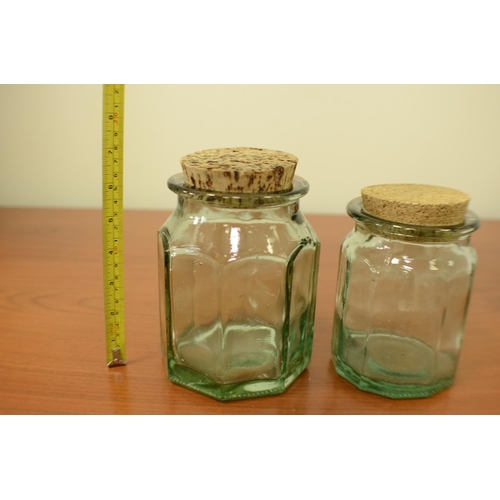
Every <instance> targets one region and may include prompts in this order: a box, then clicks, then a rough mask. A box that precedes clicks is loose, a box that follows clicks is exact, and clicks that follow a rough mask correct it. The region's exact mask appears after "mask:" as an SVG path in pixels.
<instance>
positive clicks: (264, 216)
mask: <svg viewBox="0 0 500 500" xmlns="http://www.w3.org/2000/svg"><path fill="white" fill-rule="evenodd" d="M242 150H243V152H242ZM248 151H249V150H248V148H234V149H231V150H208V153H207V151H205V152H201V153H203V155H205V157H206V156H207V155H208V157H209V158H211V161H212V163H210V166H214V165H219V166H220V165H222V166H223V169H224V168H225V169H226V171H229V172H230V173H231V178H230V176H229V175H227V179H228V186H227V187H229V186H231V188H232V189H233V190H234V189H238V187H236V188H235V184H238V186H239V185H242V184H243V183H244V182H246V181H247V180H248V179H249V178H252V177H251V175H250V174H259V175H260V174H262V172H260V171H259V170H258V169H257V171H256V170H252V169H250V174H249V171H248V170H247V168H246V167H247V166H248V165H247V164H245V161H246V162H247V163H249V164H250V165H251V163H252V161H253V160H255V157H256V158H257V159H258V158H260V157H261V156H263V155H264V156H265V155H266V154H268V155H269V154H271V153H269V152H268V150H254V149H250V153H248ZM210 152H212V153H210ZM194 155H198V157H199V156H200V154H199V153H196V154H194ZM203 155H201V156H202V157H204V156H203ZM242 156H243V158H244V160H242V159H241V157H242ZM235 157H236V158H238V159H239V160H238V161H235V160H234V158H235ZM228 158H229V159H228ZM271 167H272V166H271ZM272 168H274V167H272ZM183 169H184V164H183ZM191 173H192V172H190V171H188V172H186V170H185V171H184V175H183V174H178V175H174V176H172V177H171V178H170V179H169V181H168V186H169V188H170V189H171V190H172V191H173V192H174V193H175V194H177V196H178V204H177V208H176V209H175V211H174V212H173V213H172V215H171V216H170V217H169V218H168V220H167V221H166V222H165V224H164V225H163V226H162V227H161V229H160V230H159V266H160V269H159V273H160V304H161V340H162V351H163V357H164V361H165V364H166V367H167V370H168V376H169V378H170V380H171V381H172V382H174V383H176V384H179V385H181V386H184V387H186V388H188V389H192V390H194V391H197V392H200V393H203V394H206V395H208V396H211V397H213V398H216V399H218V400H232V399H241V398H249V397H255V396H263V395H268V394H277V393H281V392H283V391H284V390H285V389H286V388H287V387H288V386H289V385H290V384H291V383H292V382H293V381H294V380H295V379H296V378H297V377H298V376H299V374H300V373H301V372H302V371H303V370H304V369H305V368H306V367H307V366H308V364H309V362H310V359H311V350H312V339H313V331H314V314H315V303H316V286H317V271H318V261H319V249H320V244H319V240H318V238H317V236H316V235H315V233H314V231H313V229H312V228H311V226H310V225H309V223H308V222H307V220H306V219H305V217H304V216H303V215H302V213H301V212H300V210H299V199H300V198H301V197H302V196H304V195H305V194H306V193H307V192H308V190H309V185H308V183H307V182H306V181H305V180H304V179H301V178H300V177H294V178H293V175H292V177H291V178H290V184H291V185H290V189H288V190H282V191H279V192H270V191H267V192H243V189H239V191H238V192H234V191H228V190H227V187H226V188H224V187H223V185H222V184H220V183H219V186H222V187H220V189H221V190H220V191H215V190H209V189H200V188H199V187H194V186H193V185H189V184H188V182H187V181H186V179H189V178H190V176H191ZM202 173H203V172H202ZM212 173H213V171H212V170H210V176H209V177H208V180H209V182H208V184H209V185H210V184H211V185H213V184H217V179H216V178H215V179H214V177H213V175H212ZM279 173H280V170H279V169H278V174H279ZM218 174H220V172H218V173H217V172H216V173H214V175H215V176H217V175H218ZM264 174H265V176H266V177H267V176H268V175H269V174H266V173H265V172H264ZM264 174H262V175H264ZM281 174H282V172H281ZM194 175H195V177H196V173H195V174H194ZM235 177H236V179H237V183H235ZM278 177H279V175H278ZM247 178H248V179H247ZM253 178H254V181H255V182H257V179H256V178H255V177H253ZM221 179H222V178H220V179H218V180H219V181H221ZM231 179H232V180H231ZM292 179H293V180H292ZM198 180H199V179H197V178H196V179H195V182H192V184H198ZM205 180H206V179H205ZM222 180H224V179H222ZM273 182H274V181H273ZM200 183H201V181H200ZM279 187H280V184H279V182H278V183H277V185H274V184H273V186H271V188H272V189H278V188H279ZM222 189H224V190H222Z"/></svg>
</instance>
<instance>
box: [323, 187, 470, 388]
mask: <svg viewBox="0 0 500 500" xmlns="http://www.w3.org/2000/svg"><path fill="white" fill-rule="evenodd" d="M362 193H363V197H362V198H356V199H354V200H352V201H351V202H350V203H349V204H348V206H347V213H348V214H349V215H350V216H351V217H352V218H353V219H354V221H355V227H354V229H353V230H352V231H351V232H350V233H349V234H348V235H347V237H346V238H345V240H344V242H343V243H342V247H341V251H340V261H339V272H338V282H337V295H336V305H335V316H334V327H333V342H332V359H333V363H334V365H335V369H336V371H337V373H338V374H339V375H341V376H342V377H344V378H345V379H346V380H348V381H349V382H351V383H352V384H354V385H355V386H356V387H358V388H359V389H362V390H365V391H368V392H373V393H375V394H380V395H382V396H387V397H390V398H418V397H426V396H430V395H432V394H434V393H436V392H439V391H441V390H443V389H445V388H446V387H448V386H450V385H451V384H452V383H453V380H454V377H455V373H456V370H457V364H458V359H459V354H460V348H461V343H462V336H463V331H464V324H465V317H466V312H467V306H468V303H469V295H470V292H471V286H472V278H473V274H474V268H475V265H476V252H475V250H474V248H473V247H472V246H471V244H470V236H471V233H472V232H473V231H475V230H476V229H477V228H478V227H479V219H478V218H477V217H476V215H474V214H473V213H472V212H470V211H466V206H467V203H468V200H469V197H468V196H467V195H465V194H464V193H461V192H459V191H456V190H450V189H446V188H439V187H434V186H421V185H380V186H370V187H369V188H365V189H364V190H363V191H362Z"/></svg>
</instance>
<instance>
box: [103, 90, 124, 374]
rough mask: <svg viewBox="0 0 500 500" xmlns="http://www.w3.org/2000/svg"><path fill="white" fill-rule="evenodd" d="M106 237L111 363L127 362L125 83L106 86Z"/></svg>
mask: <svg viewBox="0 0 500 500" xmlns="http://www.w3.org/2000/svg"><path fill="white" fill-rule="evenodd" d="M103 87H104V88H103V115H102V240H103V255H104V261H103V262H104V310H105V318H106V356H107V364H108V366H109V367H111V366H119V365H124V364H126V350H125V308H124V301H123V299H124V294H123V131H124V109H125V106H124V104H125V85H104V86H103Z"/></svg>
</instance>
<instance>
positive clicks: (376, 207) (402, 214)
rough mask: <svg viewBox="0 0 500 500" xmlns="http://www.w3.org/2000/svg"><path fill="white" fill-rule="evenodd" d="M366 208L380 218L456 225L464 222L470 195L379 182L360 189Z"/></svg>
mask: <svg viewBox="0 0 500 500" xmlns="http://www.w3.org/2000/svg"><path fill="white" fill-rule="evenodd" d="M361 196H362V199H363V208H364V209H365V210H366V211H367V212H369V213H370V214H371V215H374V216H375V217H378V218H380V219H384V220H388V221H392V222H400V223H403V224H413V225H415V226H456V225H459V224H462V223H463V222H464V217H465V213H466V211H467V204H468V203H469V200H470V196H469V195H468V194H465V193H463V192H462V191H457V190H456V189H451V188H446V187H439V186H428V185H424V184H379V185H376V186H368V187H365V188H363V189H362V190H361Z"/></svg>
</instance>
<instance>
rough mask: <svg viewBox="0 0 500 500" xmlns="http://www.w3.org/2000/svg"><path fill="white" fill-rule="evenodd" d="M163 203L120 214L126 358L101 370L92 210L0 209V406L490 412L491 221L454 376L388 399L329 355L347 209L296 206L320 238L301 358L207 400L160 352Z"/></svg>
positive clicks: (493, 333) (496, 226)
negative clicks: (276, 377) (317, 210)
mask: <svg viewBox="0 0 500 500" xmlns="http://www.w3.org/2000/svg"><path fill="white" fill-rule="evenodd" d="M167 216H168V214H167V213H166V212H157V211H126V212H125V309H126V338H127V351H128V364H127V366H124V367H115V368H108V367H107V366H106V359H105V358H106V355H105V333H104V307H103V300H104V298H103V285H102V256H101V212H100V211H99V210H74V209H73V210H62V209H57V210H55V209H54V210H52V209H17V208H16V209H14V208H12V209H10V208H9V209H8V208H4V209H0V413H2V414H316V415H319V414H500V332H499V329H500V221H483V223H482V227H481V228H480V229H479V230H478V231H477V232H476V233H475V234H474V235H473V243H474V246H475V247H476V249H477V251H478V255H479V263H478V267H477V271H476V277H475V282H474V287H473V292H472V299H471V303H470V308H469V315H468V319H467V323H466V331H465V338H464V342H463V348H462V354H461V358H460V363H459V369H458V374H457V377H456V381H455V384H454V385H453V386H452V387H451V388H450V389H447V390H445V391H444V392H442V393H440V394H437V395H435V396H433V397H430V398H427V399H417V400H401V401H394V400H390V399H386V398H383V397H381V396H375V395H372V394H368V393H365V392H362V391H359V390H358V389H356V388H354V387H353V386H352V385H350V384H349V383H348V382H346V381H344V380H343V379H342V378H340V377H339V376H338V375H337V374H336V373H335V370H334V368H333V366H332V363H331V361H330V340H331V330H332V323H333V306H334V295H335V287H336V275H337V262H338V251H339V246H340V243H341V241H342V239H343V238H344V236H345V235H346V234H347V232H348V231H349V230H350V228H351V227H352V225H353V224H352V221H351V219H349V218H348V217H347V216H323V215H310V216H307V218H308V220H309V221H310V223H311V224H312V225H313V227H314V228H315V230H316V232H317V234H318V236H319V238H320V239H321V242H322V254H321V262H320V277H319V289H318V303H317V310H316V329H315V338H314V348H313V359H312V363H311V365H310V367H309V368H308V369H307V370H306V371H305V372H304V373H303V374H302V375H301V376H300V377H299V378H298V379H297V380H296V381H295V383H294V384H293V385H292V386H291V387H290V388H289V389H288V390H287V391H286V392H285V393H283V394H281V395H278V396H268V397H264V398H255V399H247V400H243V401H235V402H225V403H221V402H217V401H215V400H212V399H210V398H208V397H206V396H202V395H199V394H197V393H194V392H191V391H189V390H186V389H184V388H181V387H178V386H176V385H174V384H172V383H171V382H170V381H169V380H168V379H167V376H166V371H165V368H164V365H163V361H162V357H161V353H160V335H159V313H158V311H159V307H158V285H157V273H158V266H157V255H156V252H157V249H156V233H157V230H158V228H159V227H160V226H161V224H162V223H163V222H164V220H165V219H166V218H167Z"/></svg>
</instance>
